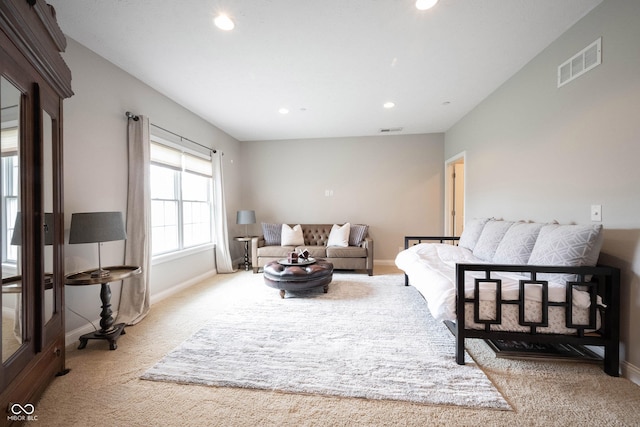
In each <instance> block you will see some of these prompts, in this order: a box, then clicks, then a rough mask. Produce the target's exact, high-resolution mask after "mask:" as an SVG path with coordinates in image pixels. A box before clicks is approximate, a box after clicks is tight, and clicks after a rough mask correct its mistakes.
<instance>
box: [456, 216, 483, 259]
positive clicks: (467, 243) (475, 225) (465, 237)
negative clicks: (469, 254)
mask: <svg viewBox="0 0 640 427" xmlns="http://www.w3.org/2000/svg"><path fill="white" fill-rule="evenodd" d="M488 221H489V218H476V219H472V220H471V221H469V222H467V223H466V224H465V226H464V229H463V230H462V234H461V235H460V241H459V242H458V246H461V247H463V248H467V249H469V250H470V251H472V250H473V248H474V247H475V246H476V242H477V241H478V238H480V233H482V229H483V228H484V226H485V224H486V223H487V222H488Z"/></svg>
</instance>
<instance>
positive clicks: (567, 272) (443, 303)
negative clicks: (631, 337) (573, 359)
mask: <svg viewBox="0 0 640 427" xmlns="http://www.w3.org/2000/svg"><path fill="white" fill-rule="evenodd" d="M602 242H603V232H602V226H601V225H600V224H588V225H573V224H568V225H560V224H555V223H553V224H543V223H533V222H524V221H519V222H518V221H503V220H495V219H489V218H478V219H474V220H472V221H470V222H469V223H467V224H466V225H465V228H464V230H463V232H462V235H461V236H460V237H459V238H458V237H429V236H407V237H405V250H404V251H401V252H400V253H399V254H398V255H397V257H396V265H397V266H398V267H399V268H400V269H401V270H403V271H404V272H405V275H406V276H405V285H408V284H411V285H412V286H413V287H414V288H416V289H417V290H418V291H419V293H420V294H421V295H422V296H423V297H424V299H425V300H426V302H427V307H428V309H429V311H430V312H431V314H432V316H433V317H434V318H435V319H437V320H441V321H443V322H444V323H445V324H446V325H447V326H448V327H449V329H450V330H451V331H452V333H453V334H454V335H455V336H456V362H457V363H459V364H464V340H465V338H481V339H485V340H507V341H516V342H526V343H536V344H539V343H544V344H550V345H558V344H560V345H566V344H571V345H584V346H601V347H604V370H605V372H606V373H607V374H609V375H612V376H618V374H619V372H618V370H619V349H618V346H619V323H620V320H619V316H620V312H619V310H620V271H619V269H617V268H614V267H607V266H602V265H598V264H597V262H598V258H599V254H600V249H601V246H602Z"/></svg>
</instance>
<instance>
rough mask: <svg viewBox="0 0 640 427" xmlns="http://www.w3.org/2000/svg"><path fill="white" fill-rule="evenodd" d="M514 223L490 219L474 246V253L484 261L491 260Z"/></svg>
mask: <svg viewBox="0 0 640 427" xmlns="http://www.w3.org/2000/svg"><path fill="white" fill-rule="evenodd" d="M512 225H513V222H512V221H494V220H491V221H488V222H487V223H486V224H485V226H484V228H483V229H482V233H480V238H478V241H477V242H476V245H475V246H474V248H473V255H475V256H476V257H478V258H480V259H481V260H483V261H488V262H489V261H491V260H492V259H493V256H494V255H495V253H496V249H498V245H499V244H500V241H501V240H502V238H503V237H504V235H505V234H506V233H507V231H508V230H509V228H511V226H512Z"/></svg>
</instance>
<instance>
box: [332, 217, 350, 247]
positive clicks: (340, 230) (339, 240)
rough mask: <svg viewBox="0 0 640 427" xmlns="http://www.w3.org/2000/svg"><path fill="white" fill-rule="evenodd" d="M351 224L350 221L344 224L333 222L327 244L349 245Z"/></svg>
mask: <svg viewBox="0 0 640 427" xmlns="http://www.w3.org/2000/svg"><path fill="white" fill-rule="evenodd" d="M350 231H351V224H349V223H348V222H347V223H346V224H344V225H338V224H333V227H331V233H329V240H327V246H343V247H344V246H349V232H350Z"/></svg>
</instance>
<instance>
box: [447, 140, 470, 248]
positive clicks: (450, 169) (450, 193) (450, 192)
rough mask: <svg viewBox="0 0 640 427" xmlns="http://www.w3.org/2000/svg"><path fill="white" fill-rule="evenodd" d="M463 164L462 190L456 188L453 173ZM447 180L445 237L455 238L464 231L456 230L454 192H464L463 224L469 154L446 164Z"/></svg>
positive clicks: (459, 155) (450, 160) (454, 158)
mask: <svg viewBox="0 0 640 427" xmlns="http://www.w3.org/2000/svg"><path fill="white" fill-rule="evenodd" d="M458 164H462V168H463V169H462V170H463V177H462V186H461V187H462V188H460V186H458V188H454V180H453V173H454V168H455V166H456V165H458ZM444 171H445V179H444V230H443V231H444V235H445V236H453V235H454V233H455V232H457V233H456V234H457V235H458V236H459V235H460V233H461V232H462V230H454V223H453V215H452V211H453V210H454V206H455V199H454V198H455V194H454V190H457V191H460V190H462V193H463V194H462V204H463V207H462V224H464V223H465V219H464V216H465V211H466V209H465V207H466V204H467V152H466V151H462V152H461V153H458V154H456V155H454V156H452V157H450V158H448V159H447V160H446V161H445V163H444Z"/></svg>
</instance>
